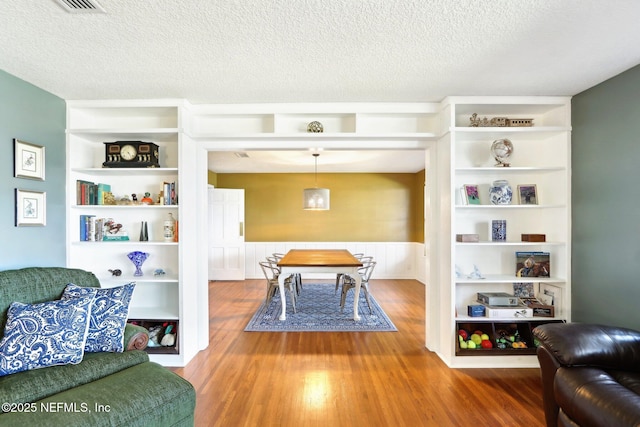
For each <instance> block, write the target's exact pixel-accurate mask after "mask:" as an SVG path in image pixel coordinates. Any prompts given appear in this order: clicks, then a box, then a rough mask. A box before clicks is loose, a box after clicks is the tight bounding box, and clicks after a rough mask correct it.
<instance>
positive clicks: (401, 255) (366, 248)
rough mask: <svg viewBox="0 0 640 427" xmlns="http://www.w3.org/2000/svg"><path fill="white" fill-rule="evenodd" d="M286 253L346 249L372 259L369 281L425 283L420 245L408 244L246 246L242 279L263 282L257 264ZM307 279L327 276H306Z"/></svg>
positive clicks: (422, 248)
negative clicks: (373, 263) (295, 250)
mask: <svg viewBox="0 0 640 427" xmlns="http://www.w3.org/2000/svg"><path fill="white" fill-rule="evenodd" d="M290 249H347V250H348V251H350V252H351V253H364V254H366V255H371V256H373V258H374V260H375V261H376V262H377V264H376V268H375V270H374V271H373V276H372V278H373V279H376V278H378V279H416V280H419V281H420V282H422V283H425V277H426V274H425V273H426V257H425V256H424V245H423V244H421V243H412V242H361V243H358V242H246V243H245V276H246V278H247V279H261V278H263V277H264V276H263V275H262V271H261V270H260V266H259V265H258V262H260V261H262V260H264V259H265V257H268V256H272V254H273V253H287V251H289V250H290ZM309 278H330V276H326V277H323V276H322V275H310V276H309Z"/></svg>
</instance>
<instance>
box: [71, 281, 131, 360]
mask: <svg viewBox="0 0 640 427" xmlns="http://www.w3.org/2000/svg"><path fill="white" fill-rule="evenodd" d="M134 288H135V283H128V284H126V285H123V286H116V287H113V288H99V289H95V288H86V287H82V286H77V285H74V284H73V283H69V284H68V285H67V286H66V287H65V288H64V292H63V293H62V299H68V298H77V297H79V296H82V295H86V294H88V293H92V292H95V294H96V297H95V299H94V300H93V304H92V306H91V318H90V321H89V332H88V333H87V342H86V344H85V348H84V350H85V351H88V352H101V351H111V352H118V353H121V352H122V351H124V327H125V325H126V324H127V317H128V316H129V303H130V302H131V296H132V294H133V290H134Z"/></svg>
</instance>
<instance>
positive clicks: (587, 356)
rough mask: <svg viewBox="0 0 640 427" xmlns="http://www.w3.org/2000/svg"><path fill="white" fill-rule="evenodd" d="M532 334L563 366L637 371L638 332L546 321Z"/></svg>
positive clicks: (638, 368) (638, 352) (612, 327)
mask: <svg viewBox="0 0 640 427" xmlns="http://www.w3.org/2000/svg"><path fill="white" fill-rule="evenodd" d="M533 335H534V336H535V337H536V338H537V339H538V340H539V341H540V344H541V345H543V346H544V347H545V348H546V349H547V350H548V352H549V354H550V355H551V356H553V357H554V358H555V359H556V360H557V362H558V364H559V365H563V366H597V367H601V368H610V369H620V370H631V371H638V370H640V332H639V331H635V330H633V329H627V328H621V327H617V326H606V325H596V324H586V323H547V324H544V325H540V326H538V327H536V328H535V329H534V330H533Z"/></svg>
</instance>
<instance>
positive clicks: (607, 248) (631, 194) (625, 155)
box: [572, 66, 640, 329]
mask: <svg viewBox="0 0 640 427" xmlns="http://www.w3.org/2000/svg"><path fill="white" fill-rule="evenodd" d="M572 125H573V132H572V169H573V177H572V186H573V197H572V244H573V246H572V263H573V264H572V278H573V292H572V315H573V320H574V321H577V322H600V323H605V324H613V325H618V326H627V327H631V328H635V329H640V314H638V313H640V311H639V310H638V308H639V306H640V278H639V277H640V276H639V274H638V271H639V268H640V184H639V183H640V66H637V67H635V68H632V69H631V70H628V71H626V72H625V73H622V74H620V75H618V76H616V77H614V78H612V79H610V80H607V81H605V82H603V83H601V84H599V85H597V86H594V87H593V88H591V89H589V90H587V91H585V92H582V93H580V94H578V95H576V96H575V97H574V98H573V101H572Z"/></svg>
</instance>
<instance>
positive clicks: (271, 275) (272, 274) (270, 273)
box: [258, 261, 278, 281]
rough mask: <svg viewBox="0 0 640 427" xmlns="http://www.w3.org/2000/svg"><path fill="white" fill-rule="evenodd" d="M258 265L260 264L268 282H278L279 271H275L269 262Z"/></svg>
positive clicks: (261, 262)
mask: <svg viewBox="0 0 640 427" xmlns="http://www.w3.org/2000/svg"><path fill="white" fill-rule="evenodd" d="M258 264H260V268H261V269H262V273H263V274H264V277H265V278H266V279H267V280H268V281H272V280H277V277H278V270H277V269H275V268H274V267H273V266H272V265H271V263H270V262H268V261H260V262H259V263H258Z"/></svg>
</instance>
